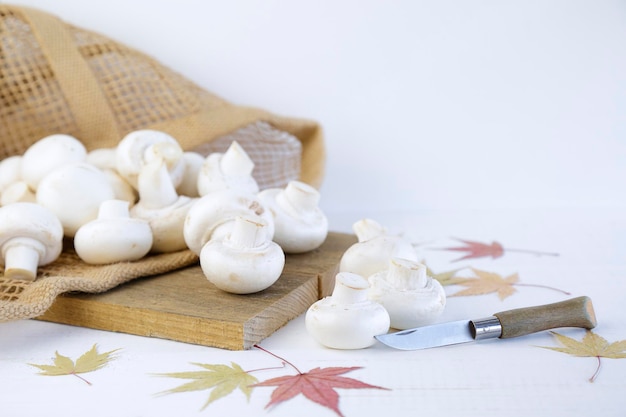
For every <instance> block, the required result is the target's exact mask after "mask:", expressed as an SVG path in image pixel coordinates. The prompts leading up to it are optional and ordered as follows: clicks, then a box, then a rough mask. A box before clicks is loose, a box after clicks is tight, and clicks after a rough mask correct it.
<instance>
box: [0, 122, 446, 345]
mask: <svg viewBox="0 0 626 417" xmlns="http://www.w3.org/2000/svg"><path fill="white" fill-rule="evenodd" d="M253 170H254V162H253V161H252V160H251V159H250V157H249V156H248V155H247V153H246V152H245V150H244V149H243V148H242V147H241V146H240V145H239V144H238V143H237V142H233V143H232V144H231V145H230V147H229V148H228V149H227V150H226V151H225V152H223V153H213V154H210V155H208V156H206V157H204V156H203V155H200V154H198V153H194V152H185V151H183V149H182V148H181V146H180V144H179V143H178V141H177V140H176V139H175V138H173V137H171V136H170V135H168V134H167V133H165V132H161V131H156V130H137V131H134V132H131V133H129V134H128V135H126V136H125V137H124V138H122V139H121V140H120V142H119V143H118V145H117V146H116V147H114V148H103V149H94V150H91V151H87V149H86V148H85V146H84V145H83V144H82V143H81V142H80V141H79V140H78V139H76V138H74V137H72V136H69V135H64V134H57V135H51V136H47V137H45V138H42V139H41V140H39V141H37V142H35V143H34V144H33V145H31V146H30V147H29V148H28V149H27V150H26V151H25V152H24V154H23V155H16V156H12V157H9V158H6V159H4V160H2V161H0V224H3V225H4V226H3V227H2V228H1V229H0V260H1V264H2V265H4V276H5V277H7V278H10V279H23V280H35V279H36V277H37V268H38V267H39V266H41V265H46V264H48V263H51V262H54V261H55V260H56V259H57V258H58V256H59V255H60V253H61V252H62V247H63V240H64V238H66V239H71V241H72V242H73V244H74V248H75V250H76V253H77V254H78V256H79V257H80V258H81V259H82V260H83V261H84V262H86V263H89V264H109V263H116V262H132V261H135V260H138V259H141V258H143V257H144V256H146V255H148V254H151V253H152V254H153V253H164V252H174V251H179V250H185V249H190V250H191V251H193V252H194V253H196V254H197V255H198V257H199V261H200V266H201V269H202V272H203V273H204V275H205V276H206V278H207V280H208V281H209V282H211V283H212V284H213V285H215V286H216V287H217V288H219V289H220V290H223V291H226V292H230V293H235V294H249V293H256V292H259V291H262V290H264V289H266V288H268V287H270V286H271V285H273V284H274V283H275V282H276V281H277V280H278V279H279V277H280V276H281V274H282V271H283V268H284V265H285V254H289V253H303V252H308V251H312V250H314V249H317V248H318V247H319V246H321V245H322V243H323V242H324V241H325V240H326V237H327V234H328V220H327V218H326V216H325V215H324V213H323V212H322V210H321V209H320V207H319V200H320V194H319V192H318V191H317V190H316V189H315V188H313V187H311V186H309V185H308V184H305V183H303V182H300V181H291V182H289V183H288V184H287V185H286V186H285V187H284V188H270V189H265V190H260V189H259V186H258V184H257V182H256V181H255V179H254V177H253V176H252V172H253ZM353 230H354V232H355V235H356V236H357V239H358V242H357V243H355V244H354V245H352V246H351V247H350V248H348V249H347V250H346V251H345V253H344V254H343V256H342V258H341V262H340V265H339V273H338V274H337V276H336V280H335V281H336V282H335V288H334V291H333V293H332V295H331V296H329V297H326V298H324V299H321V300H319V301H317V302H316V303H314V304H313V305H311V307H310V308H309V309H308V310H307V313H306V320H305V322H306V328H307V330H308V331H309V333H310V334H311V335H312V336H313V338H314V339H316V340H317V341H318V342H320V343H321V344H322V345H324V346H327V347H331V348H336V349H361V348H366V347H368V346H371V345H372V344H374V342H375V338H374V336H376V335H379V334H382V333H386V332H387V331H388V330H389V328H390V327H393V328H397V329H406V328H411V327H417V326H420V325H423V324H426V323H429V322H432V321H433V320H435V319H436V318H437V317H438V315H439V314H441V312H442V311H443V308H444V307H445V303H446V297H445V293H444V292H443V288H442V287H441V285H440V284H439V283H438V282H437V281H436V280H434V279H432V278H431V277H429V276H428V274H427V269H426V267H425V266H424V265H422V264H421V263H419V261H418V255H417V253H416V251H415V248H414V246H413V245H412V244H411V242H409V241H407V240H406V239H405V238H404V237H402V236H399V235H392V234H389V233H388V232H387V230H386V228H384V227H383V226H381V225H380V224H378V223H377V222H375V221H374V220H371V219H363V220H360V221H358V222H356V223H354V225H353Z"/></svg>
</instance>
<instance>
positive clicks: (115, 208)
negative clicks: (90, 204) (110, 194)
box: [98, 200, 130, 220]
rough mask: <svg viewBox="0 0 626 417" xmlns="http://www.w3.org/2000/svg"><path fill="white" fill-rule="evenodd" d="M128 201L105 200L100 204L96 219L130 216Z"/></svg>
mask: <svg viewBox="0 0 626 417" xmlns="http://www.w3.org/2000/svg"><path fill="white" fill-rule="evenodd" d="M128 206H129V203H128V201H125V200H106V201H103V202H102V203H101V204H100V207H99V209H98V219H99V220H105V219H119V218H126V217H130V214H129V209H128Z"/></svg>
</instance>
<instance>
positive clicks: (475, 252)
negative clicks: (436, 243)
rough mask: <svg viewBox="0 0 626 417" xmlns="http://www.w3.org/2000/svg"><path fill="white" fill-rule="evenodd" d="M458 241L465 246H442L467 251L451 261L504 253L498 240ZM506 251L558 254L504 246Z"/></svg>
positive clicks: (540, 254) (496, 255)
mask: <svg viewBox="0 0 626 417" xmlns="http://www.w3.org/2000/svg"><path fill="white" fill-rule="evenodd" d="M456 240H458V241H459V242H462V243H464V244H465V246H457V247H453V248H443V249H442V250H452V251H458V252H467V253H466V255H465V256H462V257H460V258H458V259H455V260H454V261H453V262H457V261H462V260H464V259H474V258H484V257H487V256H491V257H492V258H493V259H496V258H499V257H501V256H502V255H504V252H505V249H504V246H502V245H501V244H500V243H499V242H495V241H494V242H491V244H486V243H481V242H476V241H473V240H464V239H456ZM506 251H507V252H520V253H528V254H533V255H536V256H544V255H545V256H559V254H558V253H553V252H538V251H533V250H526V249H511V248H506Z"/></svg>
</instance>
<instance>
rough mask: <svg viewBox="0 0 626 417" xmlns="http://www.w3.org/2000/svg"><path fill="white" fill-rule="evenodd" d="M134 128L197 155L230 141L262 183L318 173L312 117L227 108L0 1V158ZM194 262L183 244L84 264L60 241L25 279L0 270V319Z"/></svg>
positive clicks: (314, 178)
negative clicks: (63, 137) (50, 140)
mask: <svg viewBox="0 0 626 417" xmlns="http://www.w3.org/2000/svg"><path fill="white" fill-rule="evenodd" d="M181 47H184V45H181ZM138 129H154V130H161V131H164V132H166V133H168V134H170V135H171V136H173V137H174V138H176V139H177V140H178V141H179V142H180V144H181V146H182V147H183V148H184V149H185V150H193V151H197V152H200V153H202V154H203V155H208V154H209V153H212V152H224V151H225V150H226V149H227V148H228V146H229V145H230V144H231V143H232V141H233V140H237V141H238V142H239V143H240V145H242V147H243V148H244V149H245V150H246V152H247V153H248V155H249V156H250V158H251V159H252V160H253V161H254V163H255V169H254V172H253V175H254V177H255V179H256V180H257V182H258V183H259V186H260V188H261V189H263V188H269V187H283V186H285V185H286V184H287V182H288V181H290V180H294V179H299V180H301V181H304V182H306V183H309V184H311V185H313V186H319V184H320V183H321V180H322V176H323V165H324V143H323V138H322V132H321V129H320V127H319V125H318V124H317V123H315V122H314V121H310V120H305V119H298V118H290V117H282V116H278V115H275V114H272V113H270V112H267V111H265V110H262V109H258V108H252V107H245V106H236V105H233V104H231V103H229V102H227V101H226V100H224V99H222V98H220V97H217V96H216V95H214V94H212V93H210V92H208V91H206V90H205V89H203V88H200V87H199V86H198V85H196V84H195V83H193V82H191V81H190V80H188V79H186V78H185V77H183V76H182V75H180V74H178V73H176V72H175V71H172V70H171V69H169V68H167V67H166V66H164V65H162V64H161V63H159V62H157V61H156V60H154V59H153V58H151V57H149V56H147V55H145V54H143V53H141V52H139V51H137V50H134V49H132V48H129V47H127V46H125V45H123V44H122V43H120V42H117V41H114V40H112V39H109V38H107V37H105V36H102V35H99V34H97V33H93V32H91V31H88V30H85V29H82V28H78V27H75V26H73V25H70V24H67V23H65V22H63V21H62V20H60V19H59V18H57V17H55V16H53V15H50V14H48V13H45V12H42V11H39V10H36V9H31V8H25V7H19V6H11V5H4V4H0V160H1V159H3V158H6V157H8V156H12V155H19V154H22V153H23V152H24V151H25V150H26V149H27V148H28V147H29V146H30V145H31V144H33V143H34V142H36V141H37V140H39V139H41V138H43V137H45V136H48V135H51V134H55V133H65V134H69V135H72V136H74V137H76V138H78V139H79V140H81V142H83V143H84V144H85V146H86V148H87V149H88V150H92V149H96V148H106V147H114V146H116V145H117V143H118V142H119V141H120V140H121V138H123V137H124V135H126V134H127V133H129V132H131V131H134V130H138ZM0 233H1V231H0ZM196 262H197V257H196V256H195V255H194V254H193V253H191V252H190V251H181V252H178V253H173V254H161V255H152V256H148V257H146V258H144V259H142V260H140V261H137V262H133V263H130V264H116V265H105V266H90V265H87V264H85V263H83V262H81V261H80V259H79V258H78V257H77V256H76V255H75V253H74V252H73V250H72V249H71V248H68V249H67V250H65V251H64V252H63V254H62V256H61V258H60V259H59V260H57V261H55V263H53V264H51V265H49V266H47V267H43V268H40V270H39V272H38V278H37V280H35V281H34V282H32V283H31V282H22V281H12V280H8V279H5V278H4V277H3V276H2V274H1V272H0V321H6V320H14V319H22V318H32V317H36V316H38V315H40V314H42V313H43V312H45V310H46V309H47V308H49V307H50V306H51V305H52V303H53V302H54V299H55V297H56V296H58V295H59V294H62V293H64V292H68V291H84V292H102V291H106V290H108V289H110V288H113V287H115V286H117V285H119V284H122V283H124V282H127V281H129V280H131V279H135V278H139V277H143V276H148V275H154V274H159V273H164V272H168V271H172V270H175V269H178V268H182V267H185V266H188V265H191V264H193V263H196Z"/></svg>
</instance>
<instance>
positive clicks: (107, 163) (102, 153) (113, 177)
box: [85, 148, 138, 205]
mask: <svg viewBox="0 0 626 417" xmlns="http://www.w3.org/2000/svg"><path fill="white" fill-rule="evenodd" d="M85 161H86V162H87V163H89V164H91V165H93V166H95V167H97V168H99V169H101V170H102V172H104V175H106V177H107V179H108V180H109V184H110V185H111V188H112V189H113V193H114V194H115V199H116V200H124V201H128V202H129V203H130V204H131V205H133V204H135V202H136V201H137V198H138V193H137V190H136V189H135V188H134V187H133V186H132V185H130V183H129V182H128V181H126V179H125V178H124V177H122V176H121V175H120V174H119V173H118V172H117V166H116V148H99V149H94V150H92V151H90V152H89V153H88V154H87V158H86V159H85Z"/></svg>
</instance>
